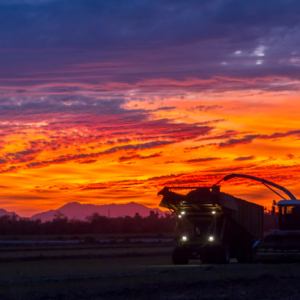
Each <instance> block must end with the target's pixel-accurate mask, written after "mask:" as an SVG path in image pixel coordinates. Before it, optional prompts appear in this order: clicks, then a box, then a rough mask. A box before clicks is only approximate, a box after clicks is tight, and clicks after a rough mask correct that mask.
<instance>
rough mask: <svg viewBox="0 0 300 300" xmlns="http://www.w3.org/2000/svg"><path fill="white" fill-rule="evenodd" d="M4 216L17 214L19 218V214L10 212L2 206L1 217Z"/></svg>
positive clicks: (0, 209)
mask: <svg viewBox="0 0 300 300" xmlns="http://www.w3.org/2000/svg"><path fill="white" fill-rule="evenodd" d="M2 216H16V217H17V218H19V216H18V215H17V214H16V213H14V212H9V211H7V210H5V209H3V208H0V217H2Z"/></svg>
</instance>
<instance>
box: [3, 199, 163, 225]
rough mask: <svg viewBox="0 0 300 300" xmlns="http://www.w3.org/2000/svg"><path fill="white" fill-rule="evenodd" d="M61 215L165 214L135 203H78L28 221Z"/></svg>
mask: <svg viewBox="0 0 300 300" xmlns="http://www.w3.org/2000/svg"><path fill="white" fill-rule="evenodd" d="M58 211H59V212H60V213H62V214H63V215H64V216H66V217H67V218H68V219H78V220H86V217H88V216H91V215H92V214H93V213H98V214H99V215H101V216H105V217H110V218H117V217H125V216H130V217H134V216H135V214H136V213H138V214H139V215H140V216H142V217H147V216H149V214H150V211H154V212H155V213H156V212H157V213H158V214H159V215H164V214H165V212H163V211H161V210H160V209H159V208H149V207H147V206H145V205H142V204H138V203H135V202H130V203H126V204H115V203H112V204H104V205H95V204H81V203H78V202H71V203H67V204H65V205H63V206H62V207H60V208H58V209H56V210H48V211H45V212H41V213H37V214H35V215H33V216H32V217H31V218H30V219H32V220H36V219H40V220H41V221H42V222H46V221H51V220H52V219H53V218H55V214H57V212H58ZM4 215H9V216H13V215H15V216H16V217H21V216H18V215H17V214H16V213H14V212H8V211H6V210H5V209H0V217H1V216H4Z"/></svg>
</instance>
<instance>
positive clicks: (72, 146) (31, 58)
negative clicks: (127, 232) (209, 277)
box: [0, 0, 300, 217]
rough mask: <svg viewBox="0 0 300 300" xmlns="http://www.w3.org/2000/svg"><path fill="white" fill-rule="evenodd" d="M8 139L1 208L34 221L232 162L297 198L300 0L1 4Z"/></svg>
mask: <svg viewBox="0 0 300 300" xmlns="http://www.w3.org/2000/svg"><path fill="white" fill-rule="evenodd" d="M0 136H1V139H0V173H1V182H0V198H1V204H0V208H4V209H6V210H8V211H14V212H16V213H17V214H19V215H21V216H24V217H28V216H31V215H33V214H34V213H37V212H41V211H45V210H49V209H57V208H59V207H60V206H62V205H64V204H66V203H68V202H74V201H77V202H80V203H93V204H108V203H127V202H131V201H134V202H137V203H141V204H144V205H146V206H149V207H157V206H158V204H159V202H160V198H159V197H157V192H158V191H159V190H160V189H161V188H163V187H164V186H166V185H167V186H183V185H193V186H203V185H206V186H207V185H211V184H213V183H216V182H217V181H218V180H219V179H221V178H222V177H223V176H225V175H227V174H230V173H233V172H234V173H244V174H250V175H253V176H258V177H262V178H265V179H267V180H271V181H273V182H275V183H277V184H280V185H283V186H285V187H286V188H288V189H289V190H290V191H291V192H292V193H294V194H295V195H296V196H298V197H299V198H300V182H299V178H300V173H299V171H300V164H299V163H300V151H299V149H300V1H299V0H252V1H242V0H201V1H199V0H132V1H125V0H109V1H108V0H0ZM222 191H225V192H228V193H232V194H234V195H235V196H238V197H241V198H243V199H246V200H250V201H254V202H256V203H259V204H262V205H264V206H269V205H270V204H271V202H272V200H273V199H277V200H279V199H280V198H278V197H277V196H276V195H275V194H272V193H271V192H269V190H267V189H266V188H265V187H264V186H262V185H261V184H259V183H256V182H250V181H246V180H232V181H229V182H226V183H224V184H223V187H222Z"/></svg>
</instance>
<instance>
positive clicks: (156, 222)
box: [0, 211, 175, 235]
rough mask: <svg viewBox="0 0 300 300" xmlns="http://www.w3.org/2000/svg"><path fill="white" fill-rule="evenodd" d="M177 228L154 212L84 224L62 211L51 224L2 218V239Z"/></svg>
mask: <svg viewBox="0 0 300 300" xmlns="http://www.w3.org/2000/svg"><path fill="white" fill-rule="evenodd" d="M174 226H175V221H174V218H173V217H172V216H171V214H165V216H159V214H158V213H155V212H153V211H150V214H149V216H147V217H144V218H143V217H142V216H140V215H139V214H138V213H136V214H135V216H134V217H129V216H126V217H118V218H108V217H105V216H100V215H99V214H98V213H94V214H92V215H91V216H88V217H87V218H86V220H85V221H82V220H77V219H68V218H67V217H66V216H65V215H64V214H62V213H60V212H59V211H58V212H57V213H56V214H55V215H54V219H53V220H52V221H46V222H41V220H39V219H38V220H31V219H27V218H18V217H16V216H7V215H6V216H2V217H0V235H39V234H41V235H42V234H46V235H47V234H49V235H50V234H126V233H131V234H139V233H170V232H173V231H174Z"/></svg>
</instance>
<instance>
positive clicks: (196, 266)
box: [0, 243, 300, 300]
mask: <svg viewBox="0 0 300 300" xmlns="http://www.w3.org/2000/svg"><path fill="white" fill-rule="evenodd" d="M172 248H173V245H172V244H171V243H148V244H145V243H137V244H135V243H112V244H110V243H91V244H89V243H77V244H76V245H72V244H64V243H62V244H44V243H41V244H35V243H29V244H23V243H20V244H1V246H0V265H1V268H0V299H1V300H57V299H60V300H72V299H73V300H75V299H76V300H77V299H78V300H98V299H99V300H100V299H105V300H107V299H108V300H110V299H116V300H118V299H145V300H150V299H158V300H160V299H174V300H175V299H176V300H178V299H179V300H181V299H185V300H192V299H205V300H208V299H220V300H221V299H223V300H224V299H228V300H229V299H230V300H234V299H243V300H244V299H246V300H247V299H249V300H250V299H251V300H252V299H255V300H260V299H264V300H265V299H270V300H271V299H272V300H279V299H280V300H281V299H289V300H299V299H300V285H299V284H298V282H299V280H300V264H298V263H290V264H238V263H237V262H236V261H235V260H232V261H231V263H230V264H229V265H204V264H201V262H200V261H197V260H195V261H191V262H190V263H189V265H186V266H174V265H172V264H171V253H172Z"/></svg>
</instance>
